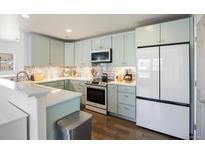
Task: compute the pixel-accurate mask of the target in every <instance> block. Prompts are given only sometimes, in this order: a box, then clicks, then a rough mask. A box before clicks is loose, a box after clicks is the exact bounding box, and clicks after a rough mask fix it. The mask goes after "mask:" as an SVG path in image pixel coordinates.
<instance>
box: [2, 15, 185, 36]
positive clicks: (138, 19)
mask: <svg viewBox="0 0 205 154" xmlns="http://www.w3.org/2000/svg"><path fill="white" fill-rule="evenodd" d="M1 16H2V15H1ZM15 16H16V17H18V20H19V28H20V29H22V30H25V31H29V32H36V33H41V34H44V35H48V36H52V37H56V38H60V39H66V40H79V39H84V38H89V37H93V36H99V35H105V34H110V33H115V32H119V31H126V30H128V29H134V28H135V27H137V26H140V25H145V24H152V23H157V22H162V21H167V20H170V19H177V18H182V17H185V16H188V15H176V14H146V15H143V14H127V15H126V14H115V15H114V14H112V15H109V14H104V15H100V14H91V15H83V14H81V15H80V14H79V15H77V14H64V15H63V14H35V15H30V16H31V18H29V19H24V18H21V16H20V15H15ZM0 20H1V18H0ZM68 28H69V29H72V33H68V32H66V29H68Z"/></svg>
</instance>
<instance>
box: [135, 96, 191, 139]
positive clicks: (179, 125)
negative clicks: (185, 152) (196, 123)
mask: <svg viewBox="0 0 205 154" xmlns="http://www.w3.org/2000/svg"><path fill="white" fill-rule="evenodd" d="M136 108H137V109H136V113H137V116H136V117H137V120H136V122H137V125H138V126H141V127H145V128H149V129H152V130H155V131H158V132H162V133H165V134H168V135H171V136H175V137H178V138H182V139H189V107H184V106H177V105H171V104H165V103H159V102H152V101H146V100H141V99H137V105H136Z"/></svg>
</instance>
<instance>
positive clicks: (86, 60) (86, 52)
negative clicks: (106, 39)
mask: <svg viewBox="0 0 205 154" xmlns="http://www.w3.org/2000/svg"><path fill="white" fill-rule="evenodd" d="M90 51H91V40H85V41H83V50H82V52H83V53H82V55H81V57H82V65H83V66H90V65H91V62H90Z"/></svg>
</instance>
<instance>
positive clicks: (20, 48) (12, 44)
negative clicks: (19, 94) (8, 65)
mask: <svg viewBox="0 0 205 154" xmlns="http://www.w3.org/2000/svg"><path fill="white" fill-rule="evenodd" d="M0 52H8V53H14V60H15V62H14V65H15V66H14V69H15V70H14V71H13V72H0V75H13V74H14V75H16V74H17V73H18V72H19V71H21V70H23V69H24V34H23V33H22V34H21V35H20V41H18V42H17V41H6V40H0Z"/></svg>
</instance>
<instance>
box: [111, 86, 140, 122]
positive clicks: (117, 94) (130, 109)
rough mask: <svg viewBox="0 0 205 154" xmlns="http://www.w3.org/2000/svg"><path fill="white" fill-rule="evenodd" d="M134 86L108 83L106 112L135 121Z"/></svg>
mask: <svg viewBox="0 0 205 154" xmlns="http://www.w3.org/2000/svg"><path fill="white" fill-rule="evenodd" d="M135 101H136V99H135V87H129V86H118V85H114V84H113V85H108V112H109V114H110V115H114V116H117V117H120V118H123V119H127V120H130V121H134V122H135V121H136V117H135V116H136V107H135V106H136V104H135Z"/></svg>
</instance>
